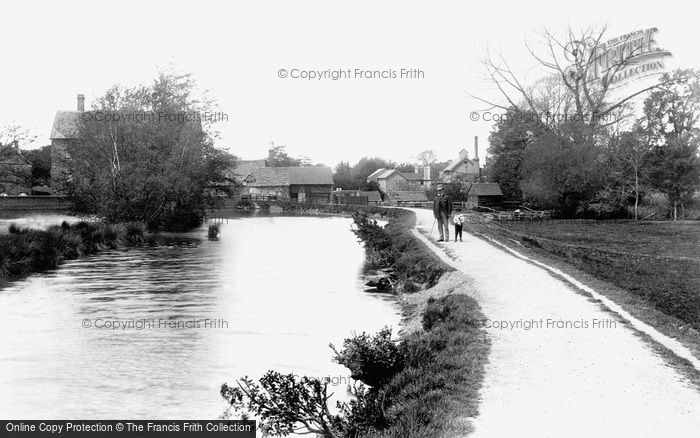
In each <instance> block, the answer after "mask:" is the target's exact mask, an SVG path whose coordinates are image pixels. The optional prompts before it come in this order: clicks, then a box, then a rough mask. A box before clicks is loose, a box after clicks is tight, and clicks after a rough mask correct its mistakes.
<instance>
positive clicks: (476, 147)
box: [474, 135, 479, 160]
mask: <svg viewBox="0 0 700 438" xmlns="http://www.w3.org/2000/svg"><path fill="white" fill-rule="evenodd" d="M474 159H475V160H478V159H479V136H478V135H475V136H474Z"/></svg>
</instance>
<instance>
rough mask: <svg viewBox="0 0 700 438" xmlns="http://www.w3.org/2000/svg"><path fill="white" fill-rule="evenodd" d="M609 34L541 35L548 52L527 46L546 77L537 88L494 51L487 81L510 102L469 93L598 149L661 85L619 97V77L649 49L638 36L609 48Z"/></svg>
mask: <svg viewBox="0 0 700 438" xmlns="http://www.w3.org/2000/svg"><path fill="white" fill-rule="evenodd" d="M605 34H606V28H605V27H603V28H600V29H597V28H594V27H589V28H585V29H582V30H580V31H574V30H573V29H571V28H569V29H568V33H567V35H565V36H564V37H558V36H555V35H554V34H553V33H551V32H549V31H547V30H545V31H544V32H543V33H542V35H541V36H542V45H543V48H544V50H543V51H541V52H538V51H535V50H534V49H533V48H531V47H530V46H529V45H528V44H526V47H527V50H528V52H529V54H530V56H531V57H532V58H533V59H534V60H535V61H536V63H537V64H538V66H539V67H540V68H541V69H542V70H543V73H544V74H543V75H542V77H540V78H538V80H537V81H535V82H534V84H528V83H526V82H525V80H524V79H522V78H519V77H518V76H519V75H517V74H516V73H515V72H514V70H513V68H512V67H511V66H510V64H509V63H508V61H507V60H506V59H505V58H504V57H503V56H502V55H501V54H492V53H490V52H489V53H487V56H486V57H485V59H484V60H483V65H484V68H485V71H486V73H487V78H488V80H489V81H490V82H492V83H493V84H494V85H495V86H496V88H497V89H498V90H499V92H500V94H501V96H502V98H503V99H504V101H505V103H498V102H495V101H493V100H487V99H484V98H481V97H478V96H475V95H473V94H468V95H469V96H470V97H472V98H474V99H476V100H478V101H480V102H483V103H486V104H488V105H489V106H490V107H491V108H499V109H502V110H503V111H515V112H516V113H518V114H525V113H528V112H529V113H532V114H537V115H538V117H537V118H536V119H535V122H536V123H538V124H543V125H544V126H546V127H547V128H548V129H549V130H551V131H552V132H555V133H557V134H559V135H561V136H563V137H566V138H568V139H569V140H571V141H573V142H574V143H576V144H584V145H589V146H592V145H594V144H595V140H596V136H597V135H599V133H600V129H601V128H605V127H606V126H608V125H609V124H610V123H616V122H617V121H619V120H620V119H622V118H626V117H628V116H629V106H628V104H629V103H630V102H631V101H632V100H633V99H634V98H636V97H637V96H640V95H642V94H644V93H646V92H648V91H650V90H653V89H654V88H657V87H659V86H660V84H655V85H652V86H650V87H645V88H643V89H641V90H636V91H634V92H632V93H629V94H626V95H622V96H615V97H613V93H612V90H613V89H614V87H613V84H614V82H615V77H616V75H617V74H618V73H620V72H621V71H622V70H624V69H625V68H626V67H628V66H630V65H631V64H632V63H633V62H635V57H637V56H639V55H640V54H642V53H643V50H644V47H643V45H641V44H634V43H635V41H633V39H634V38H638V37H639V36H638V35H637V36H635V35H634V34H630V35H628V36H625V37H623V38H622V39H621V40H620V41H618V43H616V44H615V45H606V44H605V40H604V37H605ZM662 83H663V82H662Z"/></svg>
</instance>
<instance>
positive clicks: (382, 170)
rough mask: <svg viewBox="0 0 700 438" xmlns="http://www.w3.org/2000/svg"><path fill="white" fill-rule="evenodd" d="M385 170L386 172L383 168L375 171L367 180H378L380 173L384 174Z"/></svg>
mask: <svg viewBox="0 0 700 438" xmlns="http://www.w3.org/2000/svg"><path fill="white" fill-rule="evenodd" d="M385 170H386V169H385V168H383V167H382V168H381V169H377V170H375V171H374V172H372V173H371V174H369V176H368V177H367V180H368V181H369V180H372V179H376V178H377V175H379V174H380V173H383V172H384V171H385Z"/></svg>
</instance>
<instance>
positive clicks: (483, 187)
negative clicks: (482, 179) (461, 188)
mask: <svg viewBox="0 0 700 438" xmlns="http://www.w3.org/2000/svg"><path fill="white" fill-rule="evenodd" d="M468 194H469V195H477V196H503V193H502V192H501V187H500V186H499V185H498V184H496V183H475V184H472V186H471V188H470V189H469V193H468Z"/></svg>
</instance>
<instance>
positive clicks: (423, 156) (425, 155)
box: [416, 149, 437, 167]
mask: <svg viewBox="0 0 700 438" xmlns="http://www.w3.org/2000/svg"><path fill="white" fill-rule="evenodd" d="M416 159H417V160H418V162H419V163H420V164H421V165H422V166H423V167H425V166H430V165H431V164H433V163H435V162H436V161H437V154H436V153H435V151H434V150H432V149H428V150H425V151H422V152H419V153H418V155H416Z"/></svg>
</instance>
